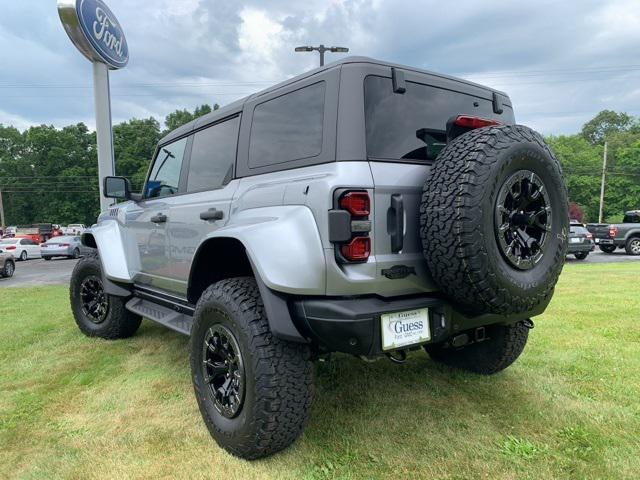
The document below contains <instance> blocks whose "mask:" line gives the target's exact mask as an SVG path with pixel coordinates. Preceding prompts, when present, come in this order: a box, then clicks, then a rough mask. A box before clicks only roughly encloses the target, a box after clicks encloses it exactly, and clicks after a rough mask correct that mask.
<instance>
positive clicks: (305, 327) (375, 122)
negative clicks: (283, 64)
mask: <svg viewBox="0 0 640 480" xmlns="http://www.w3.org/2000/svg"><path fill="white" fill-rule="evenodd" d="M103 186H104V188H103V190H104V192H105V195H106V196H108V197H110V198H116V199H119V200H120V201H121V203H119V204H116V205H114V206H112V207H110V208H109V209H108V210H107V211H104V212H102V213H101V214H100V216H99V218H98V221H97V224H96V225H93V226H92V227H91V231H90V232H87V233H85V234H83V235H82V241H83V243H84V244H85V245H88V246H92V247H96V248H97V249H98V252H97V253H98V255H91V256H86V257H85V258H83V259H81V260H80V261H79V262H78V263H77V265H76V266H75V269H74V271H73V274H72V278H71V285H70V290H71V292H70V293H71V308H72V311H73V315H74V318H75V321H76V323H77V325H78V327H79V328H80V330H81V331H82V332H83V333H85V334H86V335H88V336H97V337H103V338H109V339H116V338H124V337H128V336H131V335H133V334H134V333H135V332H136V330H137V329H138V327H139V325H140V322H141V318H142V317H143V316H144V317H147V318H150V319H151V320H153V321H156V322H159V323H161V324H163V325H165V326H167V327H169V328H173V329H174V330H176V331H179V332H182V333H184V334H186V335H190V336H191V341H190V351H191V372H192V378H193V385H194V390H195V394H196V398H197V402H198V404H199V407H200V411H201V413H202V417H203V420H204V422H205V423H206V425H207V427H208V428H209V431H210V433H211V435H212V436H213V437H214V439H215V440H216V441H217V442H218V443H219V445H220V446H222V447H223V448H225V449H226V450H228V451H229V452H231V453H232V454H234V455H237V456H240V457H243V458H248V459H255V458H259V457H264V456H266V455H269V454H272V453H274V452H277V451H279V450H282V449H283V448H286V447H287V446H288V445H290V444H291V443H292V442H293V441H294V440H295V439H296V438H297V437H298V436H299V435H300V433H301V432H302V430H303V428H304V425H305V423H306V421H307V419H308V416H309V412H310V407H311V402H312V395H313V364H312V361H313V360H314V359H317V358H318V357H320V356H321V355H324V354H327V353H330V352H344V353H348V354H352V355H355V356H358V357H361V358H364V359H370V358H375V357H378V356H385V355H386V356H387V357H389V358H391V359H392V360H393V361H394V362H399V363H402V362H403V361H405V359H406V356H407V352H408V351H409V350H417V349H423V350H426V352H427V353H428V354H429V355H430V356H431V357H432V358H433V360H434V361H437V362H441V363H443V364H446V365H449V366H452V367H456V368H462V369H466V370H468V371H471V372H475V373H478V374H483V375H489V374H494V373H497V372H499V371H501V370H503V369H505V368H507V367H508V366H509V365H511V364H512V363H513V362H514V361H515V360H516V359H517V358H518V357H519V355H520V354H521V353H522V351H523V349H524V347H525V344H526V342H527V338H528V335H529V331H530V328H532V327H533V323H532V321H531V317H533V316H536V315H539V314H540V313H542V312H543V311H544V310H545V308H546V307H547V305H548V303H549V301H550V300H551V298H552V296H553V292H554V287H555V284H556V282H557V280H558V276H559V275H560V272H561V270H562V265H563V262H562V260H563V259H564V257H565V254H566V250H567V235H568V233H569V218H568V217H567V214H566V212H567V211H568V201H567V189H566V186H565V184H564V180H563V176H562V173H561V168H560V164H559V162H558V160H557V159H556V158H555V156H554V155H553V152H552V151H551V150H550V149H549V147H548V146H547V144H546V143H545V141H544V139H543V137H542V136H541V135H540V134H538V133H536V132H534V131H533V130H531V129H529V128H527V127H524V126H521V125H515V119H514V114H513V109H512V106H511V101H510V99H509V97H508V96H507V95H505V94H504V93H502V92H498V91H495V90H492V89H489V88H486V87H483V86H480V85H477V84H474V83H470V82H468V81H465V80H460V79H456V78H453V77H447V76H445V75H440V74H433V73H430V72H426V71H422V70H418V69H416V68H411V67H403V66H400V65H391V64H388V63H385V62H380V61H376V60H372V59H367V58H347V59H345V60H343V61H339V62H335V63H332V64H329V65H326V66H324V67H321V68H318V69H314V70H312V71H310V72H308V73H305V74H303V75H300V76H298V77H295V78H293V79H290V80H288V81H285V82H283V83H280V84H278V85H276V86H274V87H271V88H268V89H266V90H264V91H262V92H260V93H256V94H255V95H252V96H250V97H248V98H245V99H242V100H239V101H237V102H235V103H232V104H230V105H227V106H226V107H224V108H221V109H219V110H216V111H215V112H212V113H210V114H208V115H205V116H203V117H200V118H199V119H197V120H194V121H192V122H190V123H187V124H186V125H183V126H181V127H179V128H178V129H176V130H174V131H172V132H171V133H169V134H168V135H167V136H165V137H164V138H163V139H161V141H160V143H159V145H158V148H157V149H156V154H155V157H154V158H153V159H152V164H151V168H150V169H149V174H148V177H147V179H146V182H145V186H144V188H143V190H142V193H140V194H138V193H135V194H134V193H131V188H130V184H129V182H128V180H127V179H126V178H124V177H107V178H105V179H104V185H103ZM408 401H410V400H408Z"/></svg>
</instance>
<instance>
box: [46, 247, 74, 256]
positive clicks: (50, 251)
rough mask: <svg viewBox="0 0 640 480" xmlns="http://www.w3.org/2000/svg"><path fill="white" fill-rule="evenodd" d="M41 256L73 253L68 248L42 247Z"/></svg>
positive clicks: (69, 254)
mask: <svg viewBox="0 0 640 480" xmlns="http://www.w3.org/2000/svg"><path fill="white" fill-rule="evenodd" d="M41 253H42V256H43V257H68V256H71V255H73V251H70V249H69V248H67V247H65V248H43V249H42V250H41Z"/></svg>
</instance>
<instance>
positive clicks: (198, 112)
mask: <svg viewBox="0 0 640 480" xmlns="http://www.w3.org/2000/svg"><path fill="white" fill-rule="evenodd" d="M219 108H220V105H218V104H217V103H215V104H214V105H213V107H211V105H207V104H204V105H200V106H199V107H196V109H195V110H194V111H193V112H190V111H188V110H176V111H175V112H171V113H170V114H169V115H167V116H166V117H165V119H164V124H165V125H166V127H167V128H166V130H165V131H164V132H163V133H162V134H163V135H166V134H167V133H169V132H170V131H171V130H175V129H176V128H178V127H181V126H182V125H184V124H185V123H189V122H190V121H191V120H195V119H196V118H199V117H201V116H203V115H206V114H207V113H211V112H212V111H213V110H218V109H219Z"/></svg>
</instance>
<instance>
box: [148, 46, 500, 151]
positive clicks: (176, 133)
mask: <svg viewBox="0 0 640 480" xmlns="http://www.w3.org/2000/svg"><path fill="white" fill-rule="evenodd" d="M349 63H370V64H373V65H381V66H384V67H395V68H400V69H402V70H406V71H411V72H416V73H421V74H424V75H430V76H434V77H438V78H442V79H447V80H452V81H455V82H459V83H462V84H465V85H469V86H472V87H476V88H482V89H484V90H487V91H488V92H496V93H499V94H501V95H504V96H507V95H506V94H505V93H504V92H502V91H500V90H495V89H493V88H489V87H487V86H485V85H480V84H477V83H474V82H471V81H468V80H464V79H461V78H458V77H453V76H451V75H445V74H442V73H436V72H432V71H429V70H423V69H420V68H414V67H408V66H406V65H399V64H395V63H390V62H385V61H382V60H375V59H373V58H369V57H357V56H353V57H345V58H341V59H339V60H336V61H335V62H331V63H328V64H326V65H324V66H322V67H318V68H314V69H312V70H309V71H307V72H304V73H302V74H300V75H296V76H295V77H292V78H289V79H287V80H284V81H283V82H280V83H276V84H275V85H272V86H270V87H268V88H265V89H263V90H260V91H259V92H256V93H254V94H251V95H248V96H246V97H243V98H241V99H239V100H236V101H234V102H232V103H229V104H227V105H225V106H224V107H221V108H219V109H218V110H214V111H213V112H211V113H208V114H206V115H203V116H202V117H200V118H197V119H195V120H192V121H191V122H189V123H186V124H184V125H182V126H180V127H178V128H176V129H175V130H173V131H171V132H169V133H168V134H167V135H165V136H164V137H163V138H162V139H161V140H160V142H159V144H164V143H166V142H168V141H170V140H173V139H174V138H178V137H181V136H182V135H184V134H186V133H188V132H190V131H191V130H193V128H194V127H195V126H196V124H198V126H200V125H205V124H208V123H213V122H215V121H216V120H218V119H220V118H224V117H226V116H228V115H232V114H234V113H236V112H238V111H239V110H241V108H242V106H243V105H244V104H245V103H246V102H247V101H248V100H250V99H252V98H256V97H260V96H262V95H265V94H267V93H269V92H272V91H274V90H277V89H279V88H283V87H286V86H287V85H289V84H291V83H295V82H298V81H300V80H303V79H305V78H308V77H311V76H313V75H317V74H319V73H322V72H324V71H326V70H331V69H333V68H336V67H338V66H341V65H345V64H349Z"/></svg>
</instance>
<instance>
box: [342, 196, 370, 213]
mask: <svg viewBox="0 0 640 480" xmlns="http://www.w3.org/2000/svg"><path fill="white" fill-rule="evenodd" d="M339 205H340V208H342V209H344V210H346V211H348V212H349V213H350V214H351V215H353V216H354V217H368V216H369V213H370V212H371V199H370V198H369V194H368V193H367V192H359V191H358V192H346V193H343V194H342V196H340V201H339Z"/></svg>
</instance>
